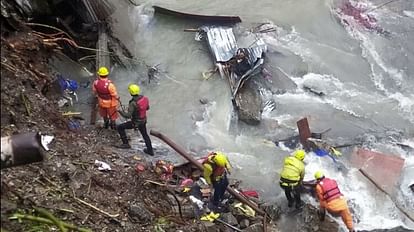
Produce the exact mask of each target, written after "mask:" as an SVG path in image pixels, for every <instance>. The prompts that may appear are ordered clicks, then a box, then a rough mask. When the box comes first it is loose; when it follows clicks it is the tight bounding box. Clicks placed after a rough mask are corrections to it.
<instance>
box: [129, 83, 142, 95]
mask: <svg viewBox="0 0 414 232" xmlns="http://www.w3.org/2000/svg"><path fill="white" fill-rule="evenodd" d="M128 90H129V93H130V94H131V95H133V96H134V95H138V94H139V92H140V88H139V86H138V85H135V84H130V85H129V86H128Z"/></svg>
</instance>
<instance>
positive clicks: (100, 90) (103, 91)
mask: <svg viewBox="0 0 414 232" xmlns="http://www.w3.org/2000/svg"><path fill="white" fill-rule="evenodd" d="M110 83H112V81H110V80H108V79H99V80H95V82H94V83H93V85H94V87H95V90H96V93H97V94H98V97H99V98H101V99H103V100H111V93H110V92H109V88H108V87H109V84H110Z"/></svg>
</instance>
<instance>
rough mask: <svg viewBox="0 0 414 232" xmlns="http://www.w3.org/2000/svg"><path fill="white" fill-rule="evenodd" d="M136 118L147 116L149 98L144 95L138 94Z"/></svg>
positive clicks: (141, 118)
mask: <svg viewBox="0 0 414 232" xmlns="http://www.w3.org/2000/svg"><path fill="white" fill-rule="evenodd" d="M136 103H137V114H138V119H140V120H144V119H146V118H147V110H148V109H149V100H148V98H147V97H145V96H140V97H139V98H138V99H137V101H136Z"/></svg>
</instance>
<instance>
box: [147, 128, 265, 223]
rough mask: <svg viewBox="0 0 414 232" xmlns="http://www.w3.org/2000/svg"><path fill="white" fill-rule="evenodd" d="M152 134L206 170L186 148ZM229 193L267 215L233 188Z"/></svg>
mask: <svg viewBox="0 0 414 232" xmlns="http://www.w3.org/2000/svg"><path fill="white" fill-rule="evenodd" d="M150 134H151V135H153V136H155V137H157V138H159V139H161V140H162V141H164V142H165V143H166V144H168V145H169V146H170V147H171V148H173V149H174V150H175V151H176V152H177V153H178V154H180V155H181V156H183V157H184V158H185V159H187V160H188V161H189V162H191V163H192V164H194V165H195V166H196V167H197V168H198V169H200V170H201V171H203V170H204V167H203V165H202V164H201V163H199V162H198V161H197V160H196V159H194V157H192V156H191V155H190V154H188V153H187V152H186V151H185V150H184V148H182V147H181V146H179V145H178V144H176V143H174V142H173V141H172V140H171V139H169V138H168V137H167V136H165V135H164V134H162V133H160V132H158V131H154V130H151V131H150ZM227 191H228V192H229V193H230V194H231V195H233V196H234V197H235V198H236V199H237V200H239V201H240V202H242V203H244V204H246V205H248V206H250V207H251V208H252V209H254V210H255V211H256V212H257V213H259V214H260V215H266V213H265V211H263V210H262V209H260V208H259V207H258V206H257V205H256V204H254V203H253V202H251V201H250V200H248V199H247V198H245V197H243V196H242V195H240V194H239V193H238V192H236V190H234V189H232V188H231V187H229V186H227Z"/></svg>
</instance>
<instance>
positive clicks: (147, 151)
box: [144, 148, 154, 156]
mask: <svg viewBox="0 0 414 232" xmlns="http://www.w3.org/2000/svg"><path fill="white" fill-rule="evenodd" d="M144 152H145V153H147V154H148V155H150V156H153V155H154V151H153V150H152V149H151V150H148V149H147V148H144Z"/></svg>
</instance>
